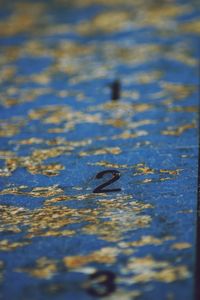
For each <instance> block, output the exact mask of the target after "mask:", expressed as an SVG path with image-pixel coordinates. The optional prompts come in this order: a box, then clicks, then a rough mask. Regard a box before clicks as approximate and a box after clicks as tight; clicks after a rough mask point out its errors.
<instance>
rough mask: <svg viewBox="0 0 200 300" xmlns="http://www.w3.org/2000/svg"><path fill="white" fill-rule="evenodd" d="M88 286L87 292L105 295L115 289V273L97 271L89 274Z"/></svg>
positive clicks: (99, 295)
mask: <svg viewBox="0 0 200 300" xmlns="http://www.w3.org/2000/svg"><path fill="white" fill-rule="evenodd" d="M89 280H90V287H88V288H87V292H88V293H89V294H90V295H92V296H96V297H105V296H108V295H110V294H111V293H113V292H114V291H115V289H116V286H115V282H114V281H115V274H113V272H110V271H103V270H102V271H97V272H95V273H94V274H91V275H90V278H89Z"/></svg>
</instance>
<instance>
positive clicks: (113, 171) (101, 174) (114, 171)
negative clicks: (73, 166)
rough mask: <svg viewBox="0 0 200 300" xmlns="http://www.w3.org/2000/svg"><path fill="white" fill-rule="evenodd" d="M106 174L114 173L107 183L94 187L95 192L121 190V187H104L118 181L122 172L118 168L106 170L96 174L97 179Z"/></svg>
mask: <svg viewBox="0 0 200 300" xmlns="http://www.w3.org/2000/svg"><path fill="white" fill-rule="evenodd" d="M106 174H112V178H111V179H110V180H108V181H106V182H105V183H103V184H101V185H99V186H98V187H96V189H94V191H93V193H110V192H120V191H121V189H120V188H118V189H104V188H105V187H106V186H108V185H110V184H111V183H113V182H115V181H117V180H118V179H119V178H120V172H119V171H117V170H105V171H102V172H100V173H98V174H97V175H96V179H101V178H103V177H104V175H106Z"/></svg>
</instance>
